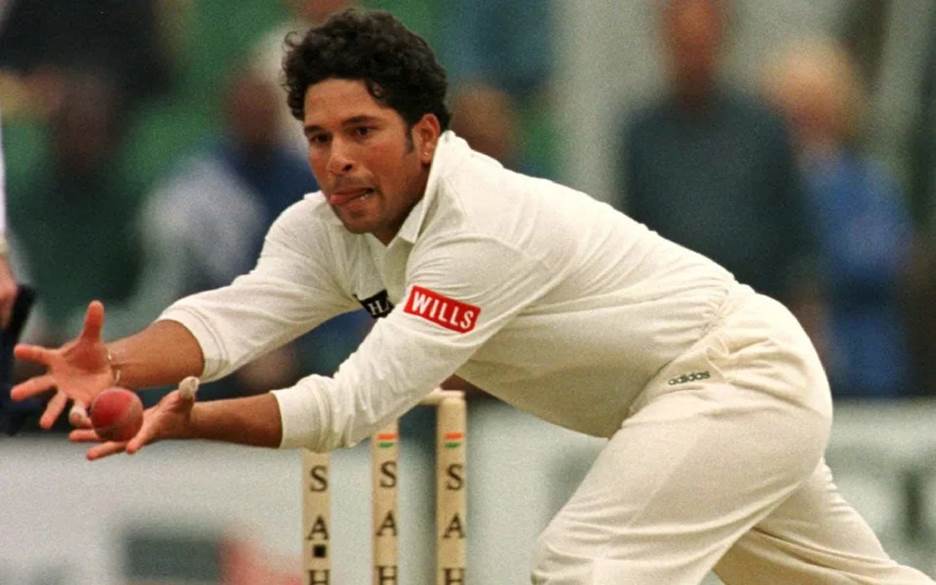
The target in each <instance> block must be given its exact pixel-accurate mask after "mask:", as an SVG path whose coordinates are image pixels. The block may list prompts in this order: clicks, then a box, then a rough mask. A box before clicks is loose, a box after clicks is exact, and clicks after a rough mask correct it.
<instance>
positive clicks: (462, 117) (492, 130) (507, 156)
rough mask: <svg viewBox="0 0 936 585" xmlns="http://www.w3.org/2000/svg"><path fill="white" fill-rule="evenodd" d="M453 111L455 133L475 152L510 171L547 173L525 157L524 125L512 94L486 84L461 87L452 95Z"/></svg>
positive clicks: (452, 125)
mask: <svg viewBox="0 0 936 585" xmlns="http://www.w3.org/2000/svg"><path fill="white" fill-rule="evenodd" d="M451 108H452V124H451V128H452V130H453V131H454V132H455V133H456V134H458V135H459V136H461V137H462V138H464V139H465V140H467V141H468V144H470V145H471V147H472V148H474V149H475V150H477V151H478V152H483V153H484V154H486V155H488V156H490V157H491V158H494V159H496V160H498V161H500V163H501V164H503V165H504V166H505V167H507V168H509V169H513V170H516V171H521V172H524V173H527V174H531V175H536V176H542V175H543V174H545V173H546V172H547V169H542V168H538V167H537V166H536V163H535V161H529V160H527V159H526V158H525V157H524V154H525V153H524V151H523V149H522V148H521V143H522V140H523V138H522V136H521V135H520V131H521V129H520V125H521V124H522V121H521V120H520V119H519V117H518V114H517V108H516V104H515V102H514V100H513V98H512V97H511V96H510V94H508V93H507V92H505V91H503V90H500V89H497V88H495V87H493V86H490V85H487V84H484V83H472V84H467V85H462V86H460V87H458V88H457V89H456V90H455V91H454V92H453V95H452V98H451Z"/></svg>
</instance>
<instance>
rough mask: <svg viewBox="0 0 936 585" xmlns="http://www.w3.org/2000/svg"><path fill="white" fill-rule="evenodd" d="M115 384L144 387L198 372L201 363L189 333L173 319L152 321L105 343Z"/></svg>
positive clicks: (167, 382)
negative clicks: (125, 335)
mask: <svg viewBox="0 0 936 585" xmlns="http://www.w3.org/2000/svg"><path fill="white" fill-rule="evenodd" d="M107 349H108V351H109V352H110V356H111V367H112V369H113V373H114V377H115V379H116V381H117V384H119V385H120V386H125V387H128V388H147V387H152V386H163V385H168V384H176V383H178V382H179V381H180V380H182V379H183V378H185V377H186V376H200V375H201V374H202V371H203V370H204V367H205V362H204V357H203V356H202V350H201V347H200V346H199V345H198V341H197V340H196V339H195V337H194V336H193V335H192V333H191V332H190V331H189V330H188V329H186V328H185V327H184V326H183V325H181V324H180V323H177V322H175V321H156V322H154V323H152V324H150V325H149V326H148V327H147V328H146V329H144V330H142V331H140V332H139V333H136V334H134V335H131V336H129V337H125V338H123V339H120V340H117V341H114V342H112V343H108V344H107Z"/></svg>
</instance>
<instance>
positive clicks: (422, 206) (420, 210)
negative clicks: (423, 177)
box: [391, 130, 467, 244]
mask: <svg viewBox="0 0 936 585" xmlns="http://www.w3.org/2000/svg"><path fill="white" fill-rule="evenodd" d="M462 148H467V143H466V142H465V141H464V140H462V139H461V138H459V137H457V136H455V133H454V132H452V131H451V130H446V131H445V132H443V133H442V135H441V136H439V142H438V144H437V145H436V149H435V154H434V156H433V157H432V166H431V167H430V169H429V178H428V180H427V181H426V192H425V193H423V196H422V199H420V200H419V201H418V202H417V203H416V205H414V206H413V209H411V210H410V212H409V215H407V216H406V219H405V220H404V221H403V225H401V226H400V231H398V232H397V235H396V237H395V238H393V240H394V241H396V240H403V241H405V242H409V243H410V244H415V243H416V238H418V237H419V234H420V233H421V232H422V229H423V225H424V224H425V223H426V214H427V212H428V209H429V207H430V205H431V204H432V201H433V200H434V199H435V197H436V194H437V193H438V191H439V186H440V184H441V183H442V175H443V174H444V173H445V171H446V169H448V168H450V167H451V165H452V160H453V159H454V158H455V157H456V153H457V152H458V151H459V150H460V149H462ZM391 243H392V242H391Z"/></svg>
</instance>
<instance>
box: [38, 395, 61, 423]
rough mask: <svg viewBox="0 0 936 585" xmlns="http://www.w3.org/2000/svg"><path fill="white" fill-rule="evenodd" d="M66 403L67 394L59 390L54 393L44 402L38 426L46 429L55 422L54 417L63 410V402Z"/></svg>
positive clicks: (56, 417)
mask: <svg viewBox="0 0 936 585" xmlns="http://www.w3.org/2000/svg"><path fill="white" fill-rule="evenodd" d="M67 403H68V396H66V395H65V393H64V392H62V391H61V390H59V391H57V392H56V393H55V396H53V397H52V399H51V400H49V403H48V404H46V407H45V411H44V412H43V413H42V417H40V418H39V426H40V427H42V428H44V429H46V430H48V429H50V428H52V425H53V424H55V421H56V419H58V417H59V415H60V414H62V411H63V410H65V404H67Z"/></svg>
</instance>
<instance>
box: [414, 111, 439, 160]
mask: <svg viewBox="0 0 936 585" xmlns="http://www.w3.org/2000/svg"><path fill="white" fill-rule="evenodd" d="M441 134H442V125H441V124H440V123H439V119H438V118H437V117H436V115H435V114H424V115H423V117H422V118H420V120H419V121H418V122H416V123H415V124H414V125H413V145H414V146H415V147H416V154H417V155H418V156H419V162H421V163H423V164H424V165H429V164H431V163H432V157H433V156H435V149H436V145H437V144H438V143H439V136H440V135H441Z"/></svg>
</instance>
